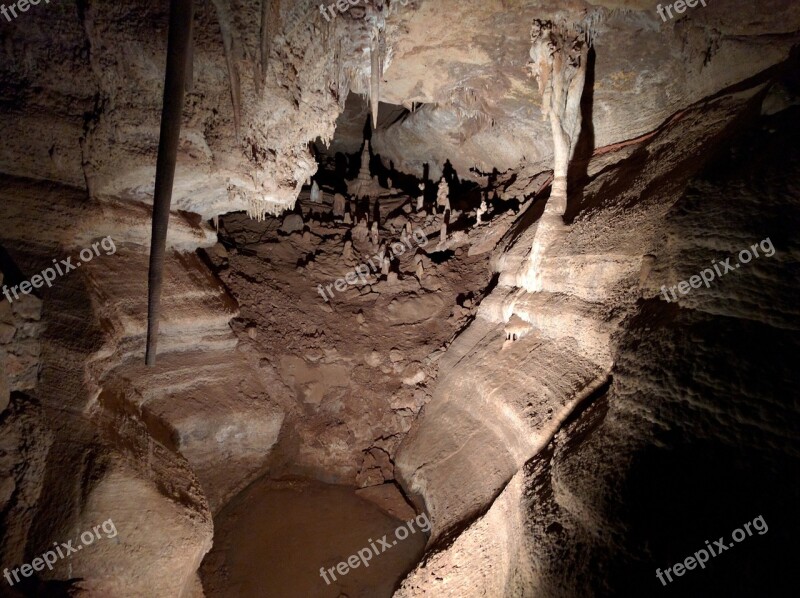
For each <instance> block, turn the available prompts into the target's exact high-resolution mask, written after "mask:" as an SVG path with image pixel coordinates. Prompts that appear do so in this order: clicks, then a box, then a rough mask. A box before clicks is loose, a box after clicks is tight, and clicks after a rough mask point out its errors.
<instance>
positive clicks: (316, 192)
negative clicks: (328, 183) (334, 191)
mask: <svg viewBox="0 0 800 598" xmlns="http://www.w3.org/2000/svg"><path fill="white" fill-rule="evenodd" d="M311 201H312V203H319V202H321V201H322V191H320V189H319V185H318V184H317V181H314V182H313V183H311Z"/></svg>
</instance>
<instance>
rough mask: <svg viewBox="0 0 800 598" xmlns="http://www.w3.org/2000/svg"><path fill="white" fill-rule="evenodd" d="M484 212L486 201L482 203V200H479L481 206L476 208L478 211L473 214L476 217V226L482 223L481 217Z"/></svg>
mask: <svg viewBox="0 0 800 598" xmlns="http://www.w3.org/2000/svg"><path fill="white" fill-rule="evenodd" d="M486 210H487V208H486V201H484V200H481V205H480V207H478V211H477V213H476V214H475V216H476V218H477V221H478V222H477V225H480V224H482V222H483V215H484V214H485V213H486Z"/></svg>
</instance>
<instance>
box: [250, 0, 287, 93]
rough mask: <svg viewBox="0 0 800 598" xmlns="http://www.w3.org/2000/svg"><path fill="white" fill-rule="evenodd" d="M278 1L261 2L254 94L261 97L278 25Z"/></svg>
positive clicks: (266, 0)
mask: <svg viewBox="0 0 800 598" xmlns="http://www.w3.org/2000/svg"><path fill="white" fill-rule="evenodd" d="M280 6H281V3H280V0H261V30H260V44H259V45H260V47H259V51H260V55H259V60H258V61H257V63H256V76H255V82H256V93H257V94H258V95H259V96H261V94H262V93H263V91H264V87H265V85H266V81H267V68H268V67H269V55H270V52H271V51H272V41H273V40H274V39H275V34H276V31H277V29H278V25H279V24H280Z"/></svg>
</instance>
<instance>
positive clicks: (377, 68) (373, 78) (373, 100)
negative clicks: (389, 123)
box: [369, 27, 383, 130]
mask: <svg viewBox="0 0 800 598" xmlns="http://www.w3.org/2000/svg"><path fill="white" fill-rule="evenodd" d="M369 58H370V71H369V103H370V107H371V109H372V128H373V130H374V129H377V128H378V107H379V106H380V97H381V79H383V56H381V32H380V30H379V29H378V28H377V27H373V29H372V33H371V35H370V46H369Z"/></svg>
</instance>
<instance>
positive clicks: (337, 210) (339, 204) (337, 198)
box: [333, 193, 345, 218]
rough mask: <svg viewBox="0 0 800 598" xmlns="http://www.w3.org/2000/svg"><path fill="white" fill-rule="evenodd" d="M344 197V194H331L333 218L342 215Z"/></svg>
mask: <svg viewBox="0 0 800 598" xmlns="http://www.w3.org/2000/svg"><path fill="white" fill-rule="evenodd" d="M344 208H345V199H344V195H342V194H341V193H337V194H336V195H334V196H333V215H334V217H335V218H341V217H342V216H344Z"/></svg>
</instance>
